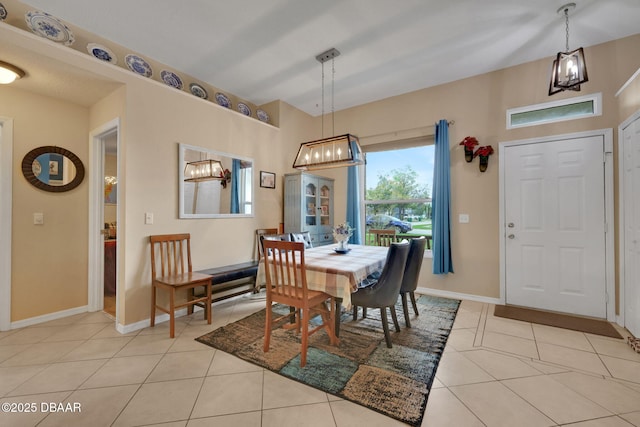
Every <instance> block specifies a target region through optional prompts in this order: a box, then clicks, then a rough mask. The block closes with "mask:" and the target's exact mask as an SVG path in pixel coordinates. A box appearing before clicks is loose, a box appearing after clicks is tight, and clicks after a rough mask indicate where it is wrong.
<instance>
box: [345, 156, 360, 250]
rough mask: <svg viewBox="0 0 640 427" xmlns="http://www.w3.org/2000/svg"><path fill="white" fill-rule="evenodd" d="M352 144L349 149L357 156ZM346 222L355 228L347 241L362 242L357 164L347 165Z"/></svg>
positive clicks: (357, 243) (356, 243)
mask: <svg viewBox="0 0 640 427" xmlns="http://www.w3.org/2000/svg"><path fill="white" fill-rule="evenodd" d="M354 148H355V144H353V145H352V148H351V151H352V152H353V156H354V158H359V157H360V156H361V153H359V152H358V151H357V150H355V149H354ZM347 169H348V170H347V222H348V223H349V225H350V226H352V227H353V228H355V230H354V231H353V234H352V235H351V237H350V238H349V243H353V244H354V245H359V244H361V242H362V232H361V230H360V203H361V200H360V185H359V179H358V166H349V167H348V168H347Z"/></svg>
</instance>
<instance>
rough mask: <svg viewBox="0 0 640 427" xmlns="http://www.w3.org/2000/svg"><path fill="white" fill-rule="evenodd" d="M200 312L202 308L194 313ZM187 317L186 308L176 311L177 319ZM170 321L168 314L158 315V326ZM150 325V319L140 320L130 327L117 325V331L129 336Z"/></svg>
mask: <svg viewBox="0 0 640 427" xmlns="http://www.w3.org/2000/svg"><path fill="white" fill-rule="evenodd" d="M198 311H202V308H200V307H194V308H193V312H194V313H197V312H198ZM186 315H187V309H186V308H181V309H180V310H176V311H175V316H176V319H177V318H179V317H183V316H186ZM168 321H169V315H168V314H167V313H162V314H158V315H157V316H156V325H158V324H160V323H162V322H168ZM150 325H151V322H150V321H149V319H145V320H140V321H139V322H135V323H130V324H128V325H123V324H121V323H116V330H117V331H118V332H120V333H121V334H129V333H131V332H135V331H139V330H140V329H144V328H148V327H150Z"/></svg>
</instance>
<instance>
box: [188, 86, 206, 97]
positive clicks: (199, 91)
mask: <svg viewBox="0 0 640 427" xmlns="http://www.w3.org/2000/svg"><path fill="white" fill-rule="evenodd" d="M189 90H190V91H191V93H192V94H193V95H194V96H197V97H198V98H202V99H208V98H209V94H208V93H207V90H206V89H205V88H203V87H202V86H200V85H199V84H198V83H191V84H190V85H189Z"/></svg>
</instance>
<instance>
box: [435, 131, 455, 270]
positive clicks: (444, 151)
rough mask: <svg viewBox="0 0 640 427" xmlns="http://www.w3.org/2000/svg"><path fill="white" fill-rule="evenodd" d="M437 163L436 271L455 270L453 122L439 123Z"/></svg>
mask: <svg viewBox="0 0 640 427" xmlns="http://www.w3.org/2000/svg"><path fill="white" fill-rule="evenodd" d="M435 139H436V143H435V156H434V157H435V165H434V168H433V194H432V196H431V205H432V208H433V210H432V218H433V221H432V230H433V234H432V235H433V274H447V273H453V260H452V259H451V200H450V199H451V197H450V196H451V179H450V169H451V167H450V165H451V164H450V162H449V123H448V122H447V121H446V120H440V122H439V123H437V124H436V138H435Z"/></svg>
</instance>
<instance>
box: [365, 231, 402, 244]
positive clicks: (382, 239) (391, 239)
mask: <svg viewBox="0 0 640 427" xmlns="http://www.w3.org/2000/svg"><path fill="white" fill-rule="evenodd" d="M369 232H370V233H371V234H373V235H374V236H375V240H374V242H375V245H376V246H386V247H389V246H391V244H392V243H395V242H396V230H395V228H387V229H371V230H369Z"/></svg>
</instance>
